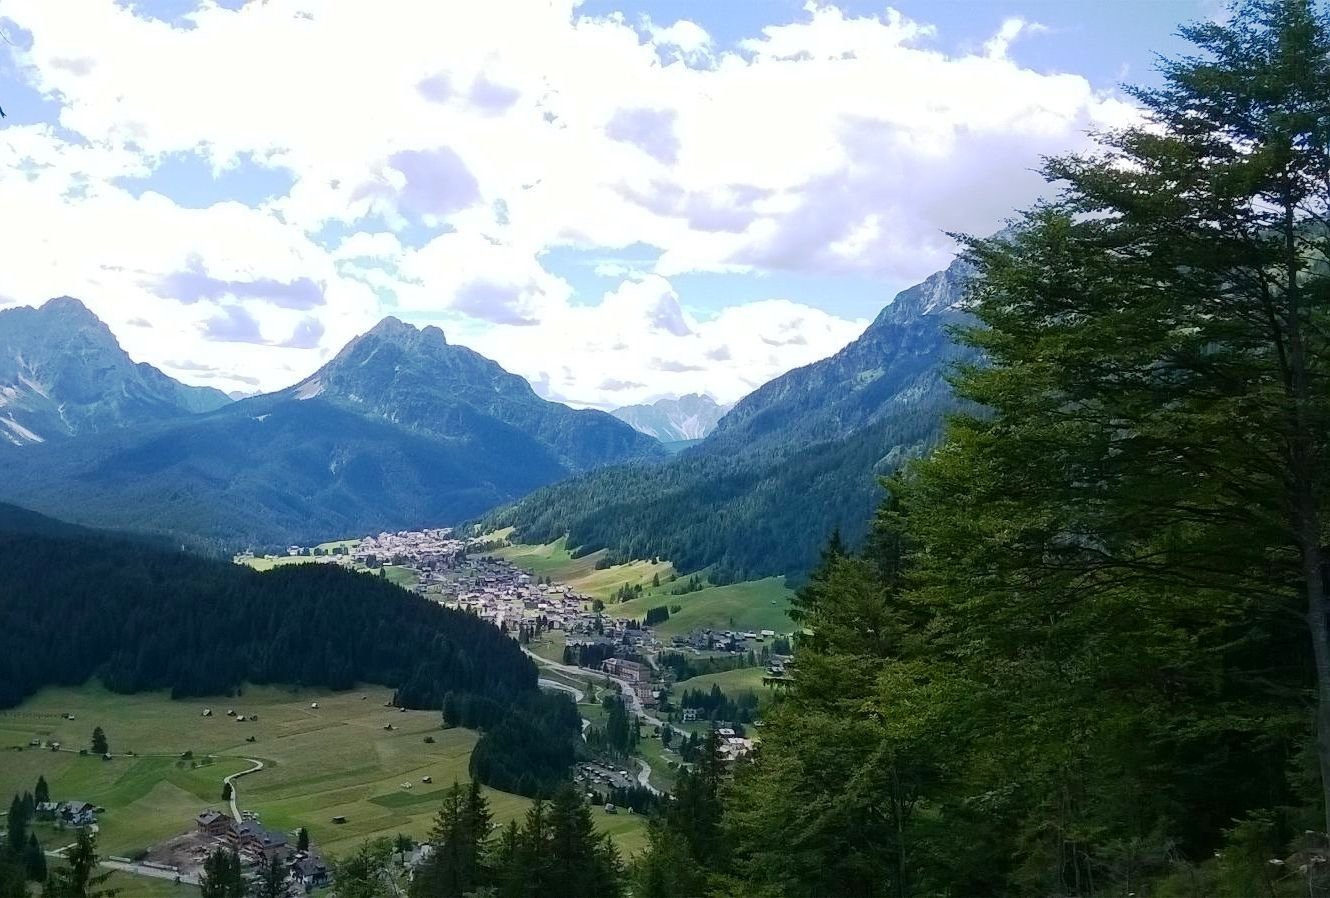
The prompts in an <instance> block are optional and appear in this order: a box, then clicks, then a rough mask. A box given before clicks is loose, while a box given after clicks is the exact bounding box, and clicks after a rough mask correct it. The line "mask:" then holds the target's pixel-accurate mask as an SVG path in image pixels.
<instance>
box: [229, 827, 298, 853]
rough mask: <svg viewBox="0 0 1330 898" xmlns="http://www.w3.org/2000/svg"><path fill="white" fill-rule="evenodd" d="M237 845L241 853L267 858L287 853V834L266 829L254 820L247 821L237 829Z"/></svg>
mask: <svg viewBox="0 0 1330 898" xmlns="http://www.w3.org/2000/svg"><path fill="white" fill-rule="evenodd" d="M235 834H236V844H237V847H238V848H239V849H240V850H241V851H245V852H248V853H250V854H260V855H263V856H264V857H265V858H268V857H273V856H274V855H280V854H285V853H286V834H285V833H279V832H275V831H273V830H270V829H264V828H263V827H262V826H261V825H259V824H258V823H255V822H254V821H253V820H246V821H245V822H244V823H242V824H240V825H239V826H237V827H236V829H235Z"/></svg>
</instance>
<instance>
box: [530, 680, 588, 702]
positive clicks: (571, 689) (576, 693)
mask: <svg viewBox="0 0 1330 898" xmlns="http://www.w3.org/2000/svg"><path fill="white" fill-rule="evenodd" d="M537 683H539V685H540V686H541V687H542V688H544V689H557V690H559V691H560V692H567V693H569V694H570V695H572V697H573V701H575V702H581V701H583V700H585V699H586V693H585V692H583V691H582V690H581V689H578V688H577V687H576V686H569V685H568V684H567V683H560V682H559V681H558V680H548V679H546V678H545V677H541V678H540V679H539V680H537Z"/></svg>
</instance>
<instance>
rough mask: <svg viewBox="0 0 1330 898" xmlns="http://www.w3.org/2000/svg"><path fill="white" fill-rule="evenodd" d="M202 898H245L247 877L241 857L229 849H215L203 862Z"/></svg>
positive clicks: (200, 883) (200, 880)
mask: <svg viewBox="0 0 1330 898" xmlns="http://www.w3.org/2000/svg"><path fill="white" fill-rule="evenodd" d="M199 894H200V895H201V898H244V895H245V877H244V874H243V872H242V871H241V868H240V855H238V854H236V852H235V851H232V850H230V849H227V848H215V849H213V850H212V851H210V852H209V853H208V856H207V857H206V858H204V860H203V874H202V875H201V876H200V877H199Z"/></svg>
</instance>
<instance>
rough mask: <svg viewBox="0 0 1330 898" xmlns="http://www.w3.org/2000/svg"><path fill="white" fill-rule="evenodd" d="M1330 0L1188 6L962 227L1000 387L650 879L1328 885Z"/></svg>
mask: <svg viewBox="0 0 1330 898" xmlns="http://www.w3.org/2000/svg"><path fill="white" fill-rule="evenodd" d="M1324 12H1325V10H1324V9H1323V8H1322V7H1320V6H1313V5H1312V4H1311V3H1309V2H1304V0H1255V2H1250V3H1242V4H1240V5H1238V6H1237V7H1236V8H1235V9H1234V10H1233V14H1232V16H1231V17H1230V18H1228V19H1226V20H1225V21H1223V22H1207V23H1204V24H1201V25H1196V26H1189V27H1186V28H1184V29H1182V35H1183V36H1184V37H1186V38H1187V39H1189V40H1190V41H1191V42H1192V43H1193V44H1195V45H1196V54H1195V55H1194V56H1188V57H1184V58H1182V59H1180V60H1177V61H1172V62H1166V63H1164V64H1163V67H1162V74H1163V79H1162V86H1161V87H1159V88H1158V89H1151V90H1138V91H1135V92H1134V96H1135V98H1136V99H1137V101H1138V102H1139V103H1140V104H1141V105H1142V106H1143V108H1144V109H1145V111H1146V113H1147V115H1146V117H1145V120H1144V121H1142V122H1141V123H1140V124H1139V125H1137V126H1135V127H1129V128H1126V129H1124V130H1122V131H1116V132H1113V133H1110V134H1108V135H1105V136H1103V137H1102V138H1101V141H1102V152H1100V153H1098V154H1094V155H1083V156H1077V157H1073V158H1068V159H1059V160H1053V161H1051V162H1050V163H1049V164H1048V169H1047V172H1048V175H1049V177H1050V179H1052V180H1054V181H1056V182H1060V183H1061V185H1062V192H1061V194H1060V196H1058V197H1057V198H1056V199H1054V200H1050V201H1049V202H1047V203H1046V204H1044V205H1041V206H1040V207H1038V208H1036V209H1035V210H1033V211H1032V212H1030V213H1029V214H1027V215H1025V216H1023V217H1022V218H1021V219H1020V220H1018V221H1017V222H1016V223H1015V225H1014V226H1013V228H1012V229H1011V230H1010V231H1009V232H1008V233H1007V234H1005V235H1003V236H1002V237H1001V238H1000V239H995V240H986V241H970V242H969V244H968V257H969V259H970V261H971V262H972V264H973V265H974V266H975V268H976V270H977V271H978V272H979V274H980V277H979V278H978V279H977V281H976V282H975V286H974V290H973V293H972V294H971V297H970V308H971V310H972V311H973V313H974V315H975V316H976V319H977V321H978V324H977V325H976V326H974V327H972V328H969V329H967V330H965V331H964V332H963V333H962V334H961V338H962V339H964V340H966V341H967V342H968V343H969V344H970V345H971V346H973V347H975V348H976V349H978V350H980V351H981V352H982V353H983V355H984V356H985V357H986V360H987V361H986V364H985V365H984V366H982V367H980V366H975V367H967V368H964V369H962V370H961V371H959V372H958V373H957V377H956V380H955V386H956V390H957V393H958V395H959V396H960V397H962V398H963V399H965V400H968V401H971V402H973V403H975V404H976V405H977V406H981V407H983V408H984V409H985V413H984V414H973V415H971V414H962V415H957V416H956V417H955V418H953V420H952V421H951V423H950V425H949V427H948V433H947V440H946V442H945V444H944V445H943V446H942V447H941V448H939V449H938V450H937V451H936V452H935V453H934V454H933V455H932V456H931V457H930V458H929V459H927V460H926V461H922V462H920V463H917V464H914V465H912V466H911V467H910V469H909V471H908V472H907V473H905V474H904V475H902V476H900V477H898V478H896V479H894V480H893V481H892V482H890V484H889V488H888V498H887V500H886V501H885V502H884V503H883V505H882V506H881V508H880V509H879V512H878V515H877V517H876V518H875V521H874V526H873V529H872V531H871V533H870V534H869V537H868V538H867V540H866V541H865V542H864V544H863V547H862V549H861V550H860V551H856V552H850V551H846V550H845V549H844V547H839V546H838V547H831V548H829V549H828V550H827V551H826V553H825V555H824V557H823V559H822V561H821V564H820V565H819V567H818V569H817V570H816V571H815V573H814V574H813V576H812V577H811V578H810V580H809V582H808V584H807V585H806V586H805V587H804V588H803V589H802V590H801V591H800V592H799V593H798V595H797V597H796V600H795V602H794V617H795V619H796V621H797V623H798V624H799V626H800V628H801V634H802V635H801V636H799V638H798V641H797V646H796V659H797V666H796V668H795V670H794V673H793V676H792V683H791V685H790V686H789V687H788V689H787V690H786V691H785V693H784V695H783V697H782V698H780V699H779V700H778V701H777V702H776V703H775V705H774V708H773V709H772V711H771V713H770V714H768V715H767V716H766V718H765V721H764V723H765V725H764V728H763V731H762V741H761V745H760V749H759V750H758V752H757V755H756V758H755V760H754V761H753V762H752V763H751V764H741V765H739V766H738V767H737V769H736V770H735V773H734V776H733V779H732V780H730V779H729V777H728V776H727V775H726V774H725V773H724V772H717V773H716V775H715V776H714V777H711V778H709V779H708V784H709V788H708V790H707V794H706V797H707V798H708V801H707V802H705V803H703V804H702V805H701V806H700V807H701V808H702V809H703V810H702V812H700V813H696V814H692V815H684V814H682V813H681V806H682V801H681V800H679V801H676V802H673V803H672V804H671V808H670V811H669V812H667V814H666V816H665V821H664V823H663V825H661V826H659V827H657V828H656V829H655V830H654V831H653V834H652V840H651V846H650V849H649V851H648V853H647V854H646V856H645V857H644V858H643V859H642V861H641V863H640V864H639V867H638V874H639V875H638V880H637V882H636V887H635V889H634V895H636V896H640V898H654V896H677V895H704V894H707V895H732V894H747V895H783V896H807V898H812V896H823V895H838V896H874V898H876V896H884V898H885V896H905V895H937V896H942V895H1010V894H1023V895H1060V896H1073V895H1074V896H1096V895H1104V896H1108V895H1124V894H1125V895H1130V894H1136V895H1151V896H1195V898H1200V896H1253V895H1260V896H1266V898H1285V896H1289V898H1291V896H1297V895H1317V894H1325V893H1326V889H1327V887H1330V868H1328V866H1327V864H1326V860H1325V859H1326V857H1328V856H1330V837H1328V836H1327V830H1330V823H1328V822H1327V821H1328V818H1327V814H1330V802H1327V800H1326V798H1327V795H1330V618H1328V617H1327V604H1326V603H1327V596H1326V589H1327V583H1330V548H1327V546H1326V545H1325V543H1326V537H1325V534H1326V532H1327V517H1328V516H1330V478H1327V477H1326V476H1325V471H1327V470H1330V383H1328V382H1327V380H1328V379H1330V268H1328V267H1327V264H1326V259H1327V258H1330V227H1327V221H1328V220H1330V181H1327V179H1326V178H1325V172H1327V171H1330V141H1328V140H1327V139H1326V136H1327V135H1328V134H1330V90H1327V85H1330V24H1327V21H1326V17H1325V16H1324ZM698 767H699V774H700V775H702V776H705V770H706V767H707V761H706V759H705V758H703V759H702V760H700V761H699V762H698ZM711 781H714V782H715V785H714V786H711V785H710V782H711ZM692 782H693V779H692V777H691V776H690V777H688V778H687V779H686V780H684V781H683V782H682V783H681V786H684V787H688V788H691V784H692ZM712 796H719V806H720V807H721V808H722V810H721V811H719V812H716V811H712V810H707V808H711V807H712V806H713V805H712V803H711V801H710V799H711V798H712ZM680 798H682V794H681V796H680ZM699 834H700V835H701V837H700V838H699Z"/></svg>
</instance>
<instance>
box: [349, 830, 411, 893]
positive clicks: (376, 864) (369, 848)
mask: <svg viewBox="0 0 1330 898" xmlns="http://www.w3.org/2000/svg"><path fill="white" fill-rule="evenodd" d="M393 849H394V846H393V843H392V840H391V839H387V838H383V839H374V840H372V841H369V842H364V843H362V844H361V845H360V846H359V847H358V848H356V850H355V851H354V852H352V853H351V854H350V855H349V856H348V857H345V858H341V859H340V860H338V861H336V862H334V864H333V881H334V882H335V883H336V884H337V895H338V898H388V896H391V895H396V894H398V892H397V891H396V889H395V888H394V887H393V884H392V879H391V877H392V871H391V869H390V867H389V862H390V860H391V858H392V853H393ZM412 894H421V893H418V892H415V891H414V886H413V893H412Z"/></svg>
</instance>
